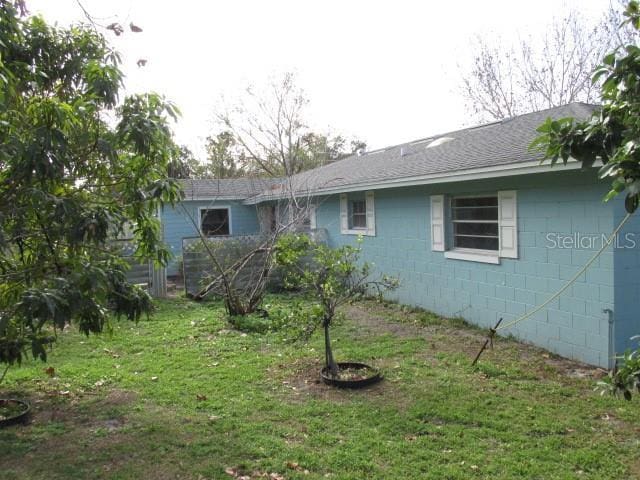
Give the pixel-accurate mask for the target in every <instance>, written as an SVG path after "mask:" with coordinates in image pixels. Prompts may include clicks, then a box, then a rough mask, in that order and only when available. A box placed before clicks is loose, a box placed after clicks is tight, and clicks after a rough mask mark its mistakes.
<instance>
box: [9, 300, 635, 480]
mask: <svg viewBox="0 0 640 480" xmlns="http://www.w3.org/2000/svg"><path fill="white" fill-rule="evenodd" d="M291 302H293V300H292V298H291V297H286V296H275V297H270V298H268V300H267V302H266V303H267V309H268V310H269V309H278V310H280V311H282V310H283V309H284V310H286V309H287V308H288V305H289V304H291ZM345 313H346V314H347V315H346V319H345V320H344V321H342V322H341V323H339V324H337V325H336V326H335V328H334V329H333V331H332V335H333V339H334V348H335V354H336V357H337V358H338V360H360V361H366V362H367V363H370V364H373V365H375V366H377V367H380V368H381V369H382V371H383V373H384V376H385V380H384V381H383V382H382V383H379V384H377V385H375V386H372V387H369V388H368V389H364V390H359V391H347V390H337V389H333V388H331V387H328V386H325V385H324V384H322V383H320V382H319V369H320V368H321V367H322V365H323V363H322V362H323V344H322V341H323V340H322V335H321V332H319V331H318V332H316V334H315V335H314V336H313V337H312V338H311V341H309V342H307V343H300V342H291V341H289V340H287V338H286V337H287V336H288V330H287V329H284V330H280V331H271V332H267V333H244V332H241V331H238V330H236V329H234V328H233V327H232V326H230V324H229V323H228V322H227V321H226V317H225V313H224V308H223V306H222V304H221V303H215V302H208V303H203V304H197V303H194V302H190V301H187V300H183V299H173V300H167V301H164V302H162V303H160V306H159V310H158V312H157V313H156V315H155V316H153V317H152V318H151V319H150V320H144V321H141V322H140V323H138V324H131V323H127V322H120V323H117V322H116V323H114V327H113V332H112V333H110V334H105V335H102V336H90V337H85V336H82V335H80V334H78V333H77V332H76V330H75V329H70V330H69V331H65V333H63V334H62V335H61V338H60V339H59V341H58V342H57V344H56V346H55V348H54V350H53V351H52V352H51V354H50V357H49V363H48V364H43V363H40V362H31V361H30V362H27V363H25V364H23V366H22V367H21V368H14V369H12V370H10V371H9V374H8V376H7V379H6V383H5V384H4V385H3V387H2V390H3V393H5V394H6V393H15V394H16V395H19V396H26V397H28V398H30V399H31V401H32V402H33V405H34V409H35V412H34V415H33V418H32V422H31V423H30V424H29V425H28V426H15V427H9V428H5V429H2V430H0V477H2V478H3V479H7V480H9V479H31V480H36V479H44V478H47V479H52V478H60V479H62V478H64V479H79V478H83V479H84V478H113V479H134V478H135V479H151V478H153V479H169V478H171V479H173V478H182V479H226V478H228V479H231V478H234V477H235V478H271V479H280V478H287V479H295V478H299V479H301V478H304V479H323V478H335V479H364V478H372V479H373V478H375V479H400V478H434V479H444V478H451V479H468V478H491V479H506V478H540V479H553V478H558V479H560V478H562V479H568V478H594V479H608V478H611V479H625V478H629V479H631V478H638V477H640V448H638V447H639V446H640V422H639V421H640V410H639V409H638V406H637V400H634V401H633V402H625V401H623V400H620V399H616V398H612V397H608V396H604V397H602V396H600V395H599V393H598V392H596V391H594V385H595V378H597V376H598V375H601V374H602V372H601V371H599V370H595V369H591V368H588V367H584V366H582V365H579V364H574V363H571V362H568V361H565V360H561V359H559V358H556V357H554V356H552V355H549V354H547V353H545V352H544V351H541V350H538V349H535V348H532V347H529V346H525V345H522V344H519V343H517V342H514V341H510V340H507V339H498V340H497V345H496V348H495V349H494V350H493V351H487V352H486V353H485V355H484V356H483V357H482V361H481V362H480V365H479V368H477V369H472V368H471V367H470V363H471V359H472V358H473V355H474V354H475V353H476V352H477V349H478V348H479V346H480V345H481V344H482V341H483V340H484V334H485V332H483V331H481V330H477V329H473V328H471V327H468V326H466V325H465V324H464V323H463V322H460V321H456V320H445V319H440V318H438V317H436V316H433V315H431V314H428V313H425V312H419V311H411V310H408V309H406V308H402V307H400V306H396V305H382V304H379V303H375V302H363V303H358V304H355V305H352V306H349V307H348V308H346V310H345ZM48 368H50V369H49V370H47V369H48Z"/></svg>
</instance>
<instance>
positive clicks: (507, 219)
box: [498, 190, 518, 258]
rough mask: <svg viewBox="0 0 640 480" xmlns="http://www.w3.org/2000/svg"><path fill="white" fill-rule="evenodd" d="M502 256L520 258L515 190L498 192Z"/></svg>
mask: <svg viewBox="0 0 640 480" xmlns="http://www.w3.org/2000/svg"><path fill="white" fill-rule="evenodd" d="M498 212H499V214H498V228H499V232H500V256H501V257H506V258H518V206H517V195H516V191H515V190H505V191H502V192H498Z"/></svg>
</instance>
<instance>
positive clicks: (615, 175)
mask: <svg viewBox="0 0 640 480" xmlns="http://www.w3.org/2000/svg"><path fill="white" fill-rule="evenodd" d="M625 15H626V17H627V21H626V22H627V23H626V25H628V26H631V27H632V28H633V29H635V31H636V32H637V31H638V30H640V6H639V4H638V2H637V1H636V0H634V1H632V2H630V3H629V5H628V6H627V9H626V11H625ZM636 38H637V36H636ZM593 82H594V83H597V84H601V88H600V94H601V96H602V100H603V104H602V107H601V108H600V109H599V110H598V111H596V112H595V113H594V114H593V116H592V117H591V118H590V119H588V120H585V121H576V120H575V119H573V118H565V119H560V120H552V119H547V121H546V122H545V123H544V124H543V125H542V126H541V127H540V128H539V129H538V131H539V132H540V133H541V135H540V136H539V137H538V138H537V139H536V141H535V142H534V146H536V147H538V148H542V149H543V150H544V154H545V159H549V160H551V162H552V163H554V164H555V163H557V162H559V161H562V162H563V163H564V164H566V163H567V161H568V160H569V159H570V158H574V159H577V160H578V161H580V162H582V165H583V166H585V167H589V166H592V165H593V164H594V163H595V162H596V161H601V162H602V163H603V166H602V167H601V168H600V178H602V179H604V180H607V181H610V182H611V190H610V191H609V193H608V194H607V196H606V197H605V200H610V199H612V198H614V197H615V196H617V195H618V194H625V196H626V197H625V207H626V210H627V212H629V213H633V212H635V211H636V210H637V208H638V205H639V204H640V140H639V139H640V47H638V45H637V42H633V43H629V44H627V45H625V46H624V47H620V48H618V49H617V50H615V51H614V52H612V53H609V54H608V55H606V56H605V57H604V59H603V61H602V65H600V66H599V67H598V68H597V69H596V71H595V74H594V76H593ZM625 359H626V361H627V366H628V367H629V368H623V369H621V370H619V371H618V372H617V373H616V374H615V375H614V376H613V377H611V378H610V382H611V384H612V385H613V387H614V388H613V391H619V392H622V393H624V395H625V397H626V398H631V391H630V390H629V386H631V387H632V388H633V389H640V371H639V370H638V366H639V363H638V360H637V359H638V353H637V352H636V353H635V354H631V353H629V354H627V355H625ZM634 362H635V363H634ZM631 365H633V368H632V367H631Z"/></svg>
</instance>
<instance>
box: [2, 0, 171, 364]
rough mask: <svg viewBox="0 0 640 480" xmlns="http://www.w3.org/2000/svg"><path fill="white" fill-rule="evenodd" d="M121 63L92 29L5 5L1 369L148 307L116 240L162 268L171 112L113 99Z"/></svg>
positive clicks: (147, 101)
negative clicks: (66, 331) (127, 241)
mask: <svg viewBox="0 0 640 480" xmlns="http://www.w3.org/2000/svg"><path fill="white" fill-rule="evenodd" d="M119 62H120V59H119V57H118V55H117V53H115V52H113V51H112V50H111V49H110V48H109V46H108V45H107V43H106V41H105V39H104V38H103V37H102V36H101V35H100V34H98V33H96V32H95V30H93V29H90V28H84V27H72V28H69V29H60V28H56V27H51V26H49V25H47V24H46V23H45V22H44V20H42V19H41V18H39V17H32V18H25V17H24V16H21V14H20V12H19V11H18V9H17V8H16V6H14V4H13V3H12V2H9V1H7V0H0V363H4V364H7V365H11V364H13V363H16V362H20V361H21V360H22V358H23V357H24V355H25V354H27V352H28V351H29V350H31V352H32V354H33V356H34V357H37V358H40V359H42V360H45V359H46V346H47V345H49V344H50V343H52V342H53V341H54V339H55V332H56V330H58V329H62V328H64V327H65V326H66V325H67V324H68V323H71V322H73V323H76V324H77V325H78V327H79V329H80V330H81V331H82V332H84V333H86V334H89V333H92V332H100V331H102V330H103V329H104V328H105V326H106V325H107V322H108V318H109V315H110V312H113V313H114V314H115V315H116V316H118V317H120V316H124V317H126V318H128V319H130V320H136V319H138V318H139V317H140V316H141V315H143V314H145V313H148V312H149V311H150V310H151V307H152V305H151V302H150V298H149V296H148V295H147V293H146V292H144V291H143V290H142V289H140V288H139V287H136V286H134V285H131V284H129V283H127V281H126V279H125V269H126V266H125V264H124V263H123V261H122V260H121V258H120V256H119V252H118V251H117V249H115V248H114V247H113V246H112V245H113V242H111V240H112V239H113V238H114V237H115V236H116V235H118V234H119V233H120V232H122V231H123V230H124V228H128V227H131V226H132V227H133V234H134V237H135V245H136V250H135V255H136V256H137V257H138V258H140V259H146V258H152V259H154V260H155V261H156V262H159V263H163V262H166V260H167V259H168V256H169V252H168V250H167V249H166V248H165V247H164V246H163V245H162V243H161V241H160V224H159V221H158V219H157V218H156V211H157V208H158V207H159V206H160V205H161V204H162V203H163V202H174V201H176V200H177V199H178V198H179V189H178V186H177V184H176V183H175V181H172V180H168V179H167V178H166V175H167V168H168V164H169V162H170V160H171V158H172V155H173V154H174V152H175V151H176V148H175V145H174V143H173V140H172V135H171V131H170V129H169V126H168V122H169V119H171V118H175V117H176V115H177V110H176V108H175V107H174V106H173V105H172V104H170V103H168V102H166V101H165V100H164V99H163V98H162V97H160V96H158V95H155V94H148V95H135V96H131V97H127V98H125V99H123V100H122V101H121V102H120V101H119V92H120V89H121V87H122V78H123V75H122V72H121V71H120V69H119Z"/></svg>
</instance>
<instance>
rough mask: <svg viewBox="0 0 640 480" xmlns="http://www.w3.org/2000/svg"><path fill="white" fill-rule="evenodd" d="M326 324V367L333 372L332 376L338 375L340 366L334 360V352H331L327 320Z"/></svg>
mask: <svg viewBox="0 0 640 480" xmlns="http://www.w3.org/2000/svg"><path fill="white" fill-rule="evenodd" d="M323 324H324V360H325V364H326V367H327V368H328V369H329V371H330V372H331V375H334V376H337V375H338V365H337V364H336V362H335V360H334V359H333V352H332V351H331V340H330V338H329V322H327V321H326V320H325V321H324V322H323Z"/></svg>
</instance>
